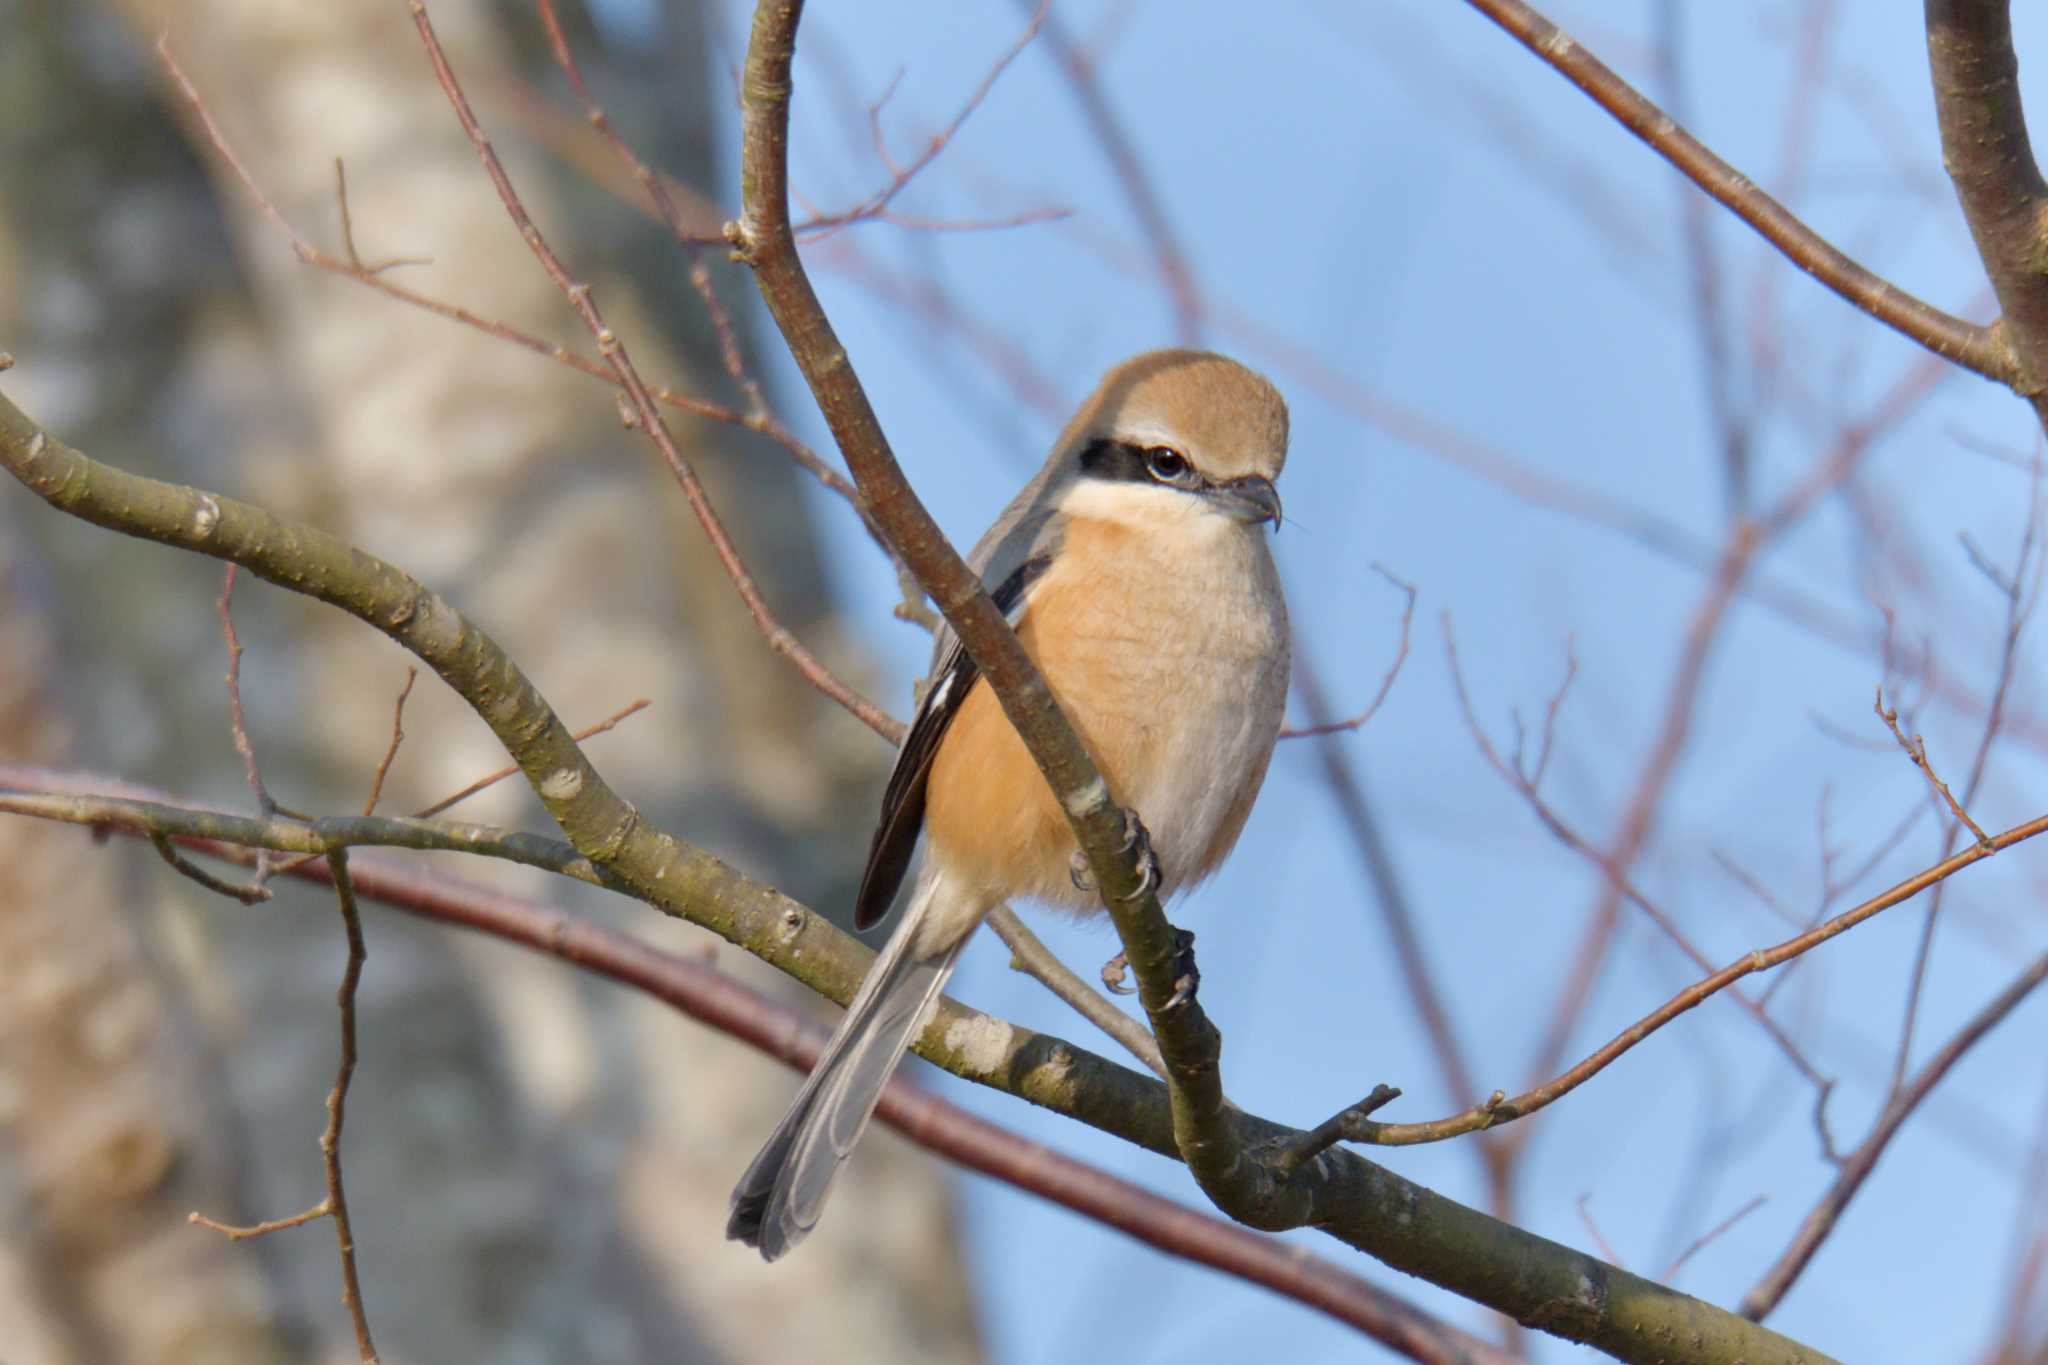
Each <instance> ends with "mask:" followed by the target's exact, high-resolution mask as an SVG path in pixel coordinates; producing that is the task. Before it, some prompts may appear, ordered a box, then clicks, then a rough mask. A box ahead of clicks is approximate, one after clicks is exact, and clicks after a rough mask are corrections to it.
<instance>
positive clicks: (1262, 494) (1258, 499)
mask: <svg viewBox="0 0 2048 1365" xmlns="http://www.w3.org/2000/svg"><path fill="white" fill-rule="evenodd" d="M1208 493H1209V496H1210V497H1211V498H1212V499H1214V501H1215V503H1216V506H1217V508H1218V510H1220V511H1222V512H1223V513H1224V514H1226V515H1228V516H1231V517H1234V518H1236V519H1237V520H1238V521H1242V522H1245V523H1246V524H1248V525H1256V524H1257V523H1259V522H1262V521H1270V522H1272V523H1273V525H1274V526H1275V527H1278V526H1279V525H1280V490H1279V489H1277V488H1275V487H1273V481H1272V480H1271V479H1269V478H1267V477H1265V476H1264V475H1263V474H1247V475H1245V476H1244V477H1243V478H1241V479H1228V480H1225V481H1223V482H1220V483H1213V484H1211V485H1209V489H1208Z"/></svg>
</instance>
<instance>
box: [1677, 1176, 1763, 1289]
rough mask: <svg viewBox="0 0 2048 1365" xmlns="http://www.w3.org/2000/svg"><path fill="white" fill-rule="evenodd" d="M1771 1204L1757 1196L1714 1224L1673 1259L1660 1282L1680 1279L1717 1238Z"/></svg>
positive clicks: (1761, 1195) (1761, 1196)
mask: <svg viewBox="0 0 2048 1365" xmlns="http://www.w3.org/2000/svg"><path fill="white" fill-rule="evenodd" d="M1770 1202H1771V1198H1770V1196H1769V1195H1767V1194H1760V1195H1758V1196H1756V1197H1755V1198H1754V1199H1752V1200H1750V1201H1749V1202H1748V1203H1747V1204H1744V1205H1743V1206H1742V1207H1741V1208H1739V1209H1737V1210H1735V1212H1733V1213H1731V1214H1729V1215H1728V1216H1727V1217H1726V1218H1723V1219H1722V1220H1721V1221H1720V1222H1718V1223H1716V1224H1714V1226H1712V1227H1710V1228H1708V1229H1707V1230H1706V1231H1705V1232H1703V1233H1701V1234H1700V1235H1699V1236H1697V1237H1695V1238H1693V1239H1692V1242H1691V1243H1690V1244H1689V1245H1688V1246H1687V1247H1686V1248H1685V1250H1683V1251H1681V1252H1679V1253H1678V1255H1677V1256H1675V1257H1673V1258H1672V1261H1671V1264H1670V1265H1667V1266H1665V1267H1664V1273H1663V1274H1661V1275H1659V1276H1658V1277H1657V1278H1658V1280H1660V1281H1661V1282H1663V1283H1664V1284H1670V1283H1671V1282H1672V1281H1673V1280H1675V1279H1677V1278H1678V1272H1679V1271H1680V1270H1681V1269H1683V1268H1684V1266H1685V1263H1686V1262H1687V1261H1690V1260H1691V1259H1692V1258H1693V1257H1694V1256H1696V1255H1698V1254H1699V1253H1700V1252H1701V1251H1702V1250H1704V1249H1705V1248H1706V1247H1707V1246H1708V1245H1709V1244H1710V1243H1712V1242H1713V1241H1714V1240H1715V1239H1716V1238H1718V1237H1720V1236H1721V1235H1722V1234H1723V1233H1725V1232H1727V1231H1728V1229H1730V1228H1732V1227H1734V1226H1735V1225H1736V1224H1737V1223H1739V1222H1741V1221H1742V1220H1743V1219H1745V1218H1747V1217H1749V1215H1751V1214H1752V1213H1755V1212H1756V1211H1757V1210H1758V1209H1760V1208H1762V1207H1763V1206H1764V1205H1766V1204H1768V1203H1770Z"/></svg>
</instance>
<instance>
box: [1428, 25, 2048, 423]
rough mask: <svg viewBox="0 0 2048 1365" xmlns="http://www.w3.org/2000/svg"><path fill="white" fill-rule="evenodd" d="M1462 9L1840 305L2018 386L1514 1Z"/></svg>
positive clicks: (1987, 343)
mask: <svg viewBox="0 0 2048 1365" xmlns="http://www.w3.org/2000/svg"><path fill="white" fill-rule="evenodd" d="M1468 3H1469V4H1470V5H1471V6H1472V8H1474V9H1476V10H1478V11H1479V12H1480V13H1481V14H1483V15H1485V16H1486V17H1487V18H1489V19H1491V20H1492V21H1493V22H1494V23H1496V24H1498V25H1500V26H1501V27H1502V28H1503V29H1505V30H1507V31H1508V33H1510V34H1511V35H1513V36H1514V38H1515V40H1516V41H1517V42H1519V43H1521V44H1522V46H1524V47H1526V48H1527V49H1529V51H1530V52H1532V53H1534V54H1535V55H1536V56H1537V57H1538V58H1540V59H1541V60H1542V61H1544V62H1546V63H1548V64H1549V65H1550V66H1551V67H1552V68H1553V69H1555V70H1556V71H1557V73H1558V74H1559V75H1561V76H1563V77H1564V78H1565V79H1566V80H1568V81H1570V82H1571V83H1572V84H1573V85H1576V86H1577V87H1578V88H1579V89H1580V90H1582V91H1584V92H1585V93H1586V95H1587V96H1588V97H1590V98H1591V99H1592V100H1593V102H1594V103H1595V104H1598V105H1599V106H1600V107H1601V108H1602V109H1605V110H1606V111H1607V112H1608V113H1609V114H1612V115H1613V116H1614V118H1615V119H1616V121H1618V122H1619V123H1620V124H1621V126H1622V127H1624V128H1626V129H1628V131H1629V132H1631V133H1633V134H1635V135H1636V136H1637V137H1638V138H1641V139H1642V140H1643V142H1644V143H1645V144H1646V145H1648V146H1649V148H1650V149H1651V150H1652V151H1654V152H1656V153H1657V154H1658V155H1659V156H1661V157H1663V158H1664V159H1665V160H1666V161H1668V162H1670V163H1671V164H1672V166H1674V167H1675V168H1677V170H1678V171H1679V173H1680V174H1682V175H1684V176H1685V177H1686V178H1687V179H1689V180H1691V181H1692V182H1693V183H1694V184H1695V185H1698V186H1699V187H1700V188H1701V189H1702V190H1704V191H1706V192H1707V193H1708V194H1709V195H1711V196H1712V197H1713V198H1714V199H1715V200H1717V201H1718V202H1719V203H1720V204H1721V205H1722V206H1723V207H1725V208H1726V209H1727V210H1728V211H1729V212H1730V213H1733V214H1734V215H1735V216H1736V217H1738V218H1740V219H1741V220H1742V221H1743V222H1745V223H1747V224H1749V226H1750V227H1752V228H1754V229H1756V231H1757V232H1758V233H1759V234H1760V235H1761V236H1762V237H1763V239H1764V240H1765V241H1767V242H1769V243H1770V244H1771V245H1772V246H1774V247H1776V248H1777V249H1778V250H1779V251H1781V252H1783V253H1784V255H1785V257H1786V259H1788V260H1790V261H1791V262H1792V264H1794V265H1796V266H1798V267H1799V268H1800V269H1801V270H1804V271H1805V272H1806V273H1807V274H1809V275H1811V276H1813V277H1814V278H1815V279H1816V280H1818V281H1820V282H1821V283H1822V284H1824V285H1826V286H1827V287H1828V288H1829V289H1832V290H1833V291H1834V292H1835V293H1836V294H1838V295H1840V296H1841V297H1842V298H1843V299H1844V300H1845V301H1847V302H1848V303H1850V304H1852V305H1854V306H1855V307H1857V308H1860V309H1862V310H1863V311H1864V312H1866V313H1868V314H1870V316H1872V317H1874V318H1876V319H1877V320H1878V321H1879V322H1882V323H1883V324H1884V325H1885V326H1887V327H1890V328H1891V329H1892V330H1893V331H1895V332H1898V333H1899V334H1900V335H1901V336H1904V337H1907V338H1908V339H1910V340H1913V341H1917V342H1919V343H1920V344H1921V345H1922V346H1925V347H1926V348H1927V349H1928V350H1930V351H1932V352H1934V353H1935V354H1936V355H1938V356H1941V357H1942V358H1943V359H1946V360H1952V361H1954V362H1955V363H1956V364H1958V365H1961V366H1963V367H1964V368H1966V369H1971V370H1975V371H1976V372H1977V373H1978V374H1981V375H1983V376H1984V377H1985V378H1986V379H1991V380H1995V381H1997V382H1998V383H2001V384H2010V385H2015V386H2017V385H2019V384H2020V383H2021V380H2022V371H2021V369H2020V365H2019V361H2018V359H2017V358H2016V357H2015V356H2013V355H2012V354H2011V352H2010V350H2009V348H2008V346H2007V343H2006V339H2005V337H2004V336H2003V335H2002V334H2001V332H2000V331H1999V330H1997V329H1994V328H1988V327H1979V326H1977V325H1976V324H1974V323H1970V322H1965V321H1964V320H1963V319H1961V318H1958V317H1955V316H1952V315H1951V314H1948V313H1944V312H1943V311H1942V310H1941V309H1939V308H1936V307H1934V306H1933V305H1932V304H1928V303H1924V302H1922V301H1921V300H1919V299H1916V298H1914V297H1913V296H1912V295H1911V294H1908V293H1906V292H1905V291H1903V290H1901V289H1900V288H1899V287H1898V286H1896V285H1894V284H1893V283H1892V282H1891V281H1889V280H1887V279H1885V278H1883V277H1882V276H1879V275H1875V274H1872V273H1871V272H1870V271H1868V270H1866V269H1864V268H1863V267H1862V266H1860V265H1858V264H1857V263H1856V262H1855V261H1853V260H1851V259H1849V257H1848V256H1847V255H1845V254H1843V252H1842V251H1841V250H1840V249H1838V248H1837V247H1836V246H1834V244H1833V243H1831V242H1829V241H1828V240H1827V239H1826V238H1824V237H1822V236H1821V235H1820V234H1819V233H1817V232H1815V231H1814V230H1813V229H1812V228H1810V227H1808V226H1807V225H1806V224H1805V223H1804V222H1802V221H1801V220H1800V219H1799V217H1798V215H1796V214H1794V213H1793V212H1792V211H1791V210H1789V209H1787V208H1786V207H1785V206H1784V205H1783V204H1781V203H1779V202H1778V201H1777V200H1775V199H1773V198H1772V197H1771V196H1770V195H1768V194H1766V193H1764V192H1763V191H1762V190H1761V189H1759V188H1757V186H1756V184H1755V183H1754V182H1753V181H1751V180H1750V179H1749V177H1747V176H1745V175H1743V174H1742V173H1741V172H1740V171H1738V170H1736V169H1735V168H1734V167H1733V166H1730V165H1729V164H1728V163H1727V162H1725V161H1723V160H1722V159H1721V158H1720V157H1718V156H1716V155H1715V154H1714V153H1713V151H1711V150H1710V149H1709V148H1708V147H1707V145H1706V144H1705V143H1703V142H1701V141H1700V140H1699V139H1698V138H1696V137H1694V136H1693V135H1692V134H1690V133H1688V132H1686V131H1685V129H1683V128H1681V127H1679V126H1678V124H1677V123H1676V122H1675V121H1674V120H1673V119H1672V118H1671V116H1670V115H1669V114H1667V113H1665V112H1664V111H1663V110H1662V109H1659V108H1658V107H1657V106H1656V104H1654V103H1653V102H1651V101H1650V100H1649V99H1647V98H1645V97H1644V96H1643V95H1642V94H1641V93H1640V92H1638V91H1637V90H1636V89H1635V87H1633V86H1631V85H1630V84H1629V83H1628V82H1627V81H1625V80H1623V79H1622V78H1621V77H1619V76H1617V75H1616V74H1614V72H1613V71H1612V70H1611V69H1609V68H1608V66H1607V65H1606V64H1605V63H1604V62H1602V61H1601V60H1600V59H1599V58H1597V57H1595V56H1594V55H1593V54H1592V53H1590V52H1588V51H1587V50H1586V49H1585V48H1583V47H1581V46H1580V45H1579V44H1578V43H1577V42H1576V41H1574V40H1573V39H1572V37H1571V35H1570V34H1567V33H1566V32H1564V30H1562V29H1560V28H1559V27H1558V26H1557V25H1556V24H1553V23H1551V22H1550V20H1548V19H1546V18H1544V17H1543V15H1541V14H1540V13H1538V12H1537V11H1536V10H1535V9H1534V8H1532V7H1530V6H1529V5H1526V4H1524V3H1522V0H1468ZM1999 8H2001V9H2002V8H2003V7H2002V6H2000V7H1999Z"/></svg>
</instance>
